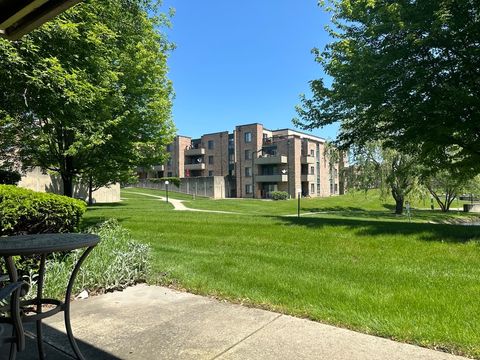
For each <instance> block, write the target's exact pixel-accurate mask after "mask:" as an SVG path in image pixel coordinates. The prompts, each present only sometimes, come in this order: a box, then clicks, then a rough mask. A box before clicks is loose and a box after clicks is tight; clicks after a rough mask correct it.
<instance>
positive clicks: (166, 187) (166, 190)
mask: <svg viewBox="0 0 480 360" xmlns="http://www.w3.org/2000/svg"><path fill="white" fill-rule="evenodd" d="M168 184H170V182H169V181H168V180H166V181H165V192H166V194H167V203H168Z"/></svg>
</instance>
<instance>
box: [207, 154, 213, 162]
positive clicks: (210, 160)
mask: <svg viewBox="0 0 480 360" xmlns="http://www.w3.org/2000/svg"><path fill="white" fill-rule="evenodd" d="M208 163H209V164H213V155H210V156H209V157H208Z"/></svg>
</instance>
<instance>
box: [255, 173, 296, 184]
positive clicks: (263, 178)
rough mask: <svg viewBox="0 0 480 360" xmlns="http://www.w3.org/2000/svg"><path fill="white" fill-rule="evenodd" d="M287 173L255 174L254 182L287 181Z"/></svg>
mask: <svg viewBox="0 0 480 360" xmlns="http://www.w3.org/2000/svg"><path fill="white" fill-rule="evenodd" d="M287 181H288V175H283V174H277V175H257V176H255V182H259V183H261V182H272V183H277V182H287Z"/></svg>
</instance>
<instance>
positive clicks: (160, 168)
mask: <svg viewBox="0 0 480 360" xmlns="http://www.w3.org/2000/svg"><path fill="white" fill-rule="evenodd" d="M153 170H154V171H164V170H165V166H164V165H154V166H153Z"/></svg>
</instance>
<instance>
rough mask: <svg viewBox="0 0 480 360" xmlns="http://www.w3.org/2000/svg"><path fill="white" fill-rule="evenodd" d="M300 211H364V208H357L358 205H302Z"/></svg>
mask: <svg viewBox="0 0 480 360" xmlns="http://www.w3.org/2000/svg"><path fill="white" fill-rule="evenodd" d="M301 210H302V211H307V212H334V211H342V212H346V211H355V212H360V211H363V212H364V211H366V210H365V209H362V208H359V207H353V206H325V207H314V208H312V207H303V208H301Z"/></svg>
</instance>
